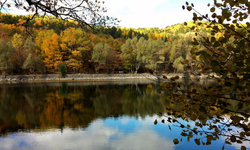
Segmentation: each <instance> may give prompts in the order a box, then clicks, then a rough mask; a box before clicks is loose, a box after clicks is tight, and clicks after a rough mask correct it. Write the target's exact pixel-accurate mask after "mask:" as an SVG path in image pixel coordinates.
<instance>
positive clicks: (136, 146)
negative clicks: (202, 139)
mask: <svg viewBox="0 0 250 150" xmlns="http://www.w3.org/2000/svg"><path fill="white" fill-rule="evenodd" d="M111 146H112V148H114V149H123V150H127V149H128V150H152V149H157V150H160V149H164V150H172V149H174V144H173V142H172V141H166V140H165V139H163V138H161V137H160V136H159V135H158V134H157V133H156V132H155V131H152V130H148V129H141V130H137V131H136V132H135V133H131V134H127V135H125V136H124V135H120V136H119V137H118V139H116V140H114V141H113V142H112V144H111Z"/></svg>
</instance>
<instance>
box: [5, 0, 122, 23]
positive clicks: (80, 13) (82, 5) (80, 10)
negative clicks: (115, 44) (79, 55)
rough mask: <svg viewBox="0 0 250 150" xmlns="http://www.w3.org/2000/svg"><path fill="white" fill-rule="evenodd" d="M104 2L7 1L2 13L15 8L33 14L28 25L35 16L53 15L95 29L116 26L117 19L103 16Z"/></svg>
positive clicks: (63, 0) (104, 10)
mask: <svg viewBox="0 0 250 150" xmlns="http://www.w3.org/2000/svg"><path fill="white" fill-rule="evenodd" d="M103 4H104V1H97V0H96V1H93V0H76V1H70V2H68V1H66V0H61V1H58V0H53V1H52V0H48V1H32V0H24V1H14V3H13V2H12V1H10V0H5V1H3V2H1V3H0V11H2V10H3V9H5V10H8V8H9V7H11V8H12V7H15V8H16V9H19V10H25V11H27V12H31V14H33V15H31V17H30V18H29V19H28V20H27V22H26V23H28V22H29V21H30V20H31V19H33V18H34V17H35V16H39V15H43V16H46V15H48V16H49V15H53V16H55V17H60V18H62V19H73V20H75V21H77V22H78V23H79V24H80V25H87V26H89V27H91V28H93V26H92V25H98V26H107V25H110V24H116V23H117V19H116V18H112V17H108V16H102V13H103V12H106V11H107V9H106V8H105V7H103V6H102V5H103Z"/></svg>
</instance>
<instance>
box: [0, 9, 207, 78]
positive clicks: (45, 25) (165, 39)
mask: <svg viewBox="0 0 250 150" xmlns="http://www.w3.org/2000/svg"><path fill="white" fill-rule="evenodd" d="M29 17H30V16H19V15H16V16H14V15H8V14H3V13H1V14H0V70H1V72H2V74H34V73H55V72H57V71H58V66H59V64H64V65H65V66H66V70H67V73H87V72H88V73H115V71H117V70H125V71H126V70H127V72H130V71H131V72H135V73H136V72H138V71H139V72H146V71H147V70H148V69H151V70H155V71H156V70H161V71H166V72H173V71H174V72H176V71H177V72H182V71H183V64H182V62H183V61H184V60H185V59H187V60H191V54H190V49H191V42H192V37H193V36H194V34H195V33H194V32H191V30H190V28H191V27H192V26H193V25H197V24H194V23H192V22H189V23H188V26H185V25H184V24H177V25H174V26H170V27H166V28H164V29H159V28H139V29H132V28H121V27H112V28H104V29H103V28H100V27H97V28H96V29H95V30H93V29H91V28H89V27H86V28H81V27H80V26H79V25H78V24H77V23H76V22H74V21H73V20H61V19H57V18H55V17H45V18H43V17H36V18H34V19H33V20H30V21H29V22H27V21H26V20H27V19H28V18H29ZM199 34H201V35H202V37H203V38H204V37H209V36H210V31H208V30H207V29H206V28H204V27H202V26H201V27H200V31H199ZM200 47H201V48H202V45H201V46H200Z"/></svg>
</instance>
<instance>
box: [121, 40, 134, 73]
mask: <svg viewBox="0 0 250 150" xmlns="http://www.w3.org/2000/svg"><path fill="white" fill-rule="evenodd" d="M136 43H137V38H134V39H133V40H131V39H128V40H127V41H126V42H125V44H123V45H122V46H121V51H122V53H121V58H122V59H123V63H124V66H125V67H126V68H129V66H130V69H131V72H133V66H134V64H135V53H134V50H135V49H136V48H135V46H136Z"/></svg>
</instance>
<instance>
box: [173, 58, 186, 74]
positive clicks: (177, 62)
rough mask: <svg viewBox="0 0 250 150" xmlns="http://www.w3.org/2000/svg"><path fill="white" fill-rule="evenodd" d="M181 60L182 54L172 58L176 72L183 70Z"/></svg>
mask: <svg viewBox="0 0 250 150" xmlns="http://www.w3.org/2000/svg"><path fill="white" fill-rule="evenodd" d="M183 61H184V59H183V58H182V56H180V57H178V58H177V59H175V60H174V63H173V67H174V68H176V69H177V72H182V71H183V70H184V68H183V67H184V66H183V64H182V63H183Z"/></svg>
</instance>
